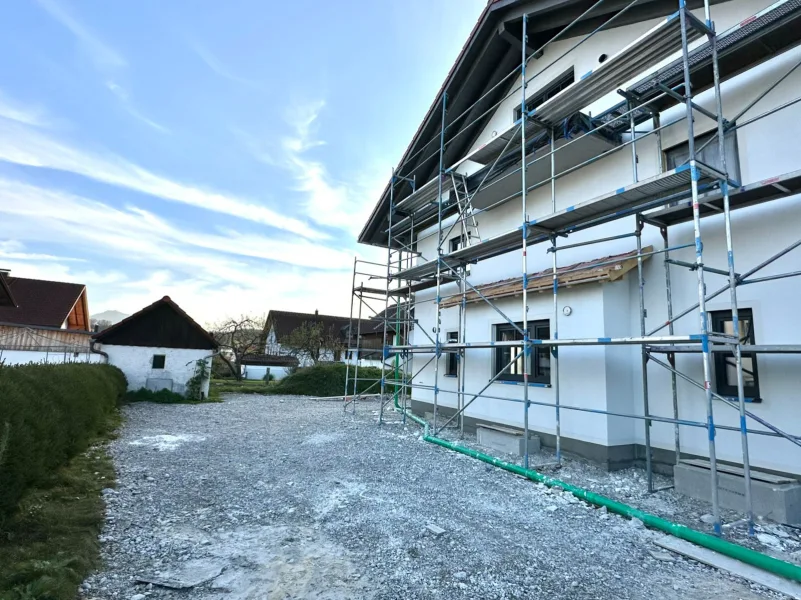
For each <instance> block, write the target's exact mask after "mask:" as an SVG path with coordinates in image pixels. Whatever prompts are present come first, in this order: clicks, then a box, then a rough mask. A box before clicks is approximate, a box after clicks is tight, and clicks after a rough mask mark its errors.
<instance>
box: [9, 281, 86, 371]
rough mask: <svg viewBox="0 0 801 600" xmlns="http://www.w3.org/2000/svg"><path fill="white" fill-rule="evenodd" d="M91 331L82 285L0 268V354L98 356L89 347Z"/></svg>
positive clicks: (25, 358)
mask: <svg viewBox="0 0 801 600" xmlns="http://www.w3.org/2000/svg"><path fill="white" fill-rule="evenodd" d="M91 335H92V334H91V332H90V326H89V305H88V302H87V297H86V286H85V285H83V284H80V283H66V282H63V281H45V280H41V279H27V278H24V277H12V276H11V273H10V271H8V270H0V360H2V361H3V362H5V363H6V364H22V363H28V362H42V361H44V362H70V361H81V362H88V361H100V360H102V359H101V357H100V356H93V355H92V353H91V339H92V338H91Z"/></svg>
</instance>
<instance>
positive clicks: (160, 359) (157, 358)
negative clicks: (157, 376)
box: [150, 354, 167, 370]
mask: <svg viewBox="0 0 801 600" xmlns="http://www.w3.org/2000/svg"><path fill="white" fill-rule="evenodd" d="M158 363H161V364H160V365H159V364H158ZM166 365H167V355H166V354H154V355H153V359H152V360H151V361H150V366H151V367H152V368H153V369H159V370H161V369H164V368H165V366H166Z"/></svg>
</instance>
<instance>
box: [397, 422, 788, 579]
mask: <svg viewBox="0 0 801 600" xmlns="http://www.w3.org/2000/svg"><path fill="white" fill-rule="evenodd" d="M407 416H408V417H410V418H412V419H413V420H415V421H416V422H418V423H420V424H422V425H424V426H425V435H424V436H423V439H424V440H425V441H427V442H431V443H432V444H436V445H437V446H442V447H443V448H447V449H448V450H453V451H454V452H459V453H461V454H465V455H467V456H470V457H472V458H477V459H478V460H480V461H483V462H485V463H488V464H490V465H493V466H495V467H499V468H501V469H504V470H506V471H509V472H510V473H514V474H515V475H520V476H521V477H525V478H527V479H530V480H531V481H536V482H538V483H544V484H545V485H547V486H548V487H560V488H562V489H563V490H565V491H566V492H570V493H571V494H573V495H574V496H575V497H576V498H579V499H581V500H584V501H586V502H589V503H590V504H595V505H596V506H605V507H606V508H607V509H608V510H610V511H611V512H613V513H617V514H619V515H622V516H624V517H629V518H632V519H639V520H640V521H642V522H643V523H645V525H647V526H648V527H650V528H652V529H658V530H659V531H663V532H665V533H669V534H670V535H673V536H676V537H677V538H681V539H683V540H687V541H688V542H692V543H693V544H697V545H699V546H703V547H704V548H709V549H710V550H714V551H715V552H720V553H721V554H724V555H726V556H729V557H731V558H735V559H737V560H739V561H742V562H744V563H747V564H749V565H753V566H755V567H758V568H760V569H763V570H765V571H768V572H770V573H773V574H774V575H780V576H782V577H786V578H787V579H792V580H794V581H801V567H799V566H796V565H794V564H791V563H788V562H785V561H783V560H779V559H777V558H773V557H771V556H768V555H766V554H762V553H761V552H757V551H756V550H751V549H749V548H744V547H743V546H738V545H737V544H732V543H731V542H727V541H726V540H723V539H721V538H719V537H715V536H713V535H709V534H707V533H701V532H700V531H696V530H695V529H690V528H689V527H685V526H684V525H679V524H678V523H672V522H670V521H667V520H665V519H662V518H660V517H657V516H655V515H652V514H649V513H647V512H643V511H641V510H638V509H636V508H632V507H631V506H628V505H627V504H623V503H622V502H617V501H615V500H612V499H611V498H607V497H606V496H602V495H600V494H595V493H593V492H588V491H587V490H584V489H581V488H579V487H576V486H574V485H570V484H569V483H565V482H564V481H559V480H558V479H554V478H553V477H548V476H546V475H542V474H541V473H537V472H536V471H532V470H530V469H524V468H523V467H521V466H518V465H515V464H512V463H508V462H504V461H502V460H500V459H497V458H494V457H492V456H490V455H488V454H483V453H481V452H478V451H476V450H473V449H471V448H465V447H464V446H460V445H458V444H455V443H453V442H449V441H448V440H443V439H442V438H438V437H434V436H433V435H428V424H427V423H426V422H425V421H424V420H423V419H420V418H419V417H414V416H412V415H411V414H408V413H407Z"/></svg>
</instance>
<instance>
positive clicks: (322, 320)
mask: <svg viewBox="0 0 801 600" xmlns="http://www.w3.org/2000/svg"><path fill="white" fill-rule="evenodd" d="M305 323H308V324H313V325H318V324H319V325H322V327H323V336H324V339H325V340H326V342H327V344H326V345H327V346H328V347H325V348H322V349H321V351H320V357H319V362H340V361H344V360H345V350H346V349H347V343H348V334H347V332H348V327H349V325H350V323H351V320H350V318H349V317H339V316H334V315H321V314H320V313H319V312H318V311H314V313H297V312H290V311H285V310H271V311H270V312H269V313H268V314H267V322H266V323H265V325H264V332H265V340H266V343H265V354H268V355H279V356H296V357H297V358H298V361H299V364H300V366H301V367H306V366H309V365H311V364H312V363H313V362H314V361H313V360H312V359H311V358H310V357H309V356H308V355H307V354H306V353H303V352H300V353H299V352H298V351H297V350H296V349H293V348H290V347H289V346H288V345H287V341H288V340H289V338H290V336H291V335H292V332H293V331H295V330H296V329H298V328H300V327H302V326H303V325H304V324H305ZM362 324H363V326H364V328H365V331H366V330H367V329H368V328H370V329H372V327H374V326H375V323H372V322H370V321H368V320H366V319H362ZM353 326H354V331H355V329H356V327H357V320H356V319H354V325H353Z"/></svg>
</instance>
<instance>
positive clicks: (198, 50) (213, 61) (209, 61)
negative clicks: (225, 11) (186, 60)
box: [189, 40, 265, 91]
mask: <svg viewBox="0 0 801 600" xmlns="http://www.w3.org/2000/svg"><path fill="white" fill-rule="evenodd" d="M189 47H190V48H191V49H192V51H193V52H194V53H195V54H197V56H198V58H200V60H202V61H203V63H205V65H206V66H207V67H208V68H209V69H211V71H213V72H214V73H216V74H217V75H219V76H220V77H222V78H223V79H227V80H228V81H233V82H234V83H238V84H240V85H243V86H245V87H249V88H253V89H257V90H259V91H265V87H264V84H263V83H262V82H260V81H256V80H254V79H248V78H247V77H242V76H240V75H237V74H236V73H234V72H233V71H232V70H231V69H229V68H228V67H227V66H226V65H225V64H223V62H222V61H221V60H220V59H219V58H217V57H216V56H215V55H214V54H212V52H211V51H210V50H209V49H208V48H206V47H205V46H203V45H202V44H200V43H198V42H196V41H194V40H190V41H189Z"/></svg>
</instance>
